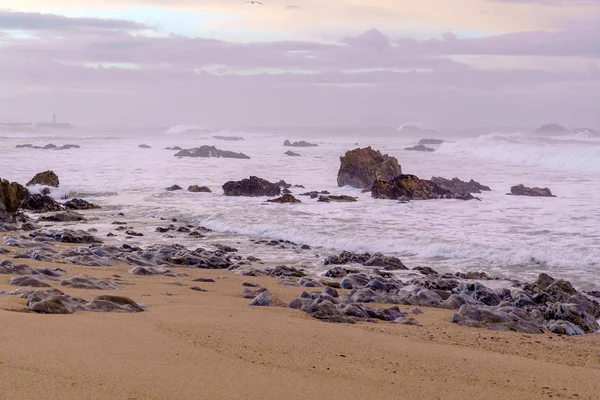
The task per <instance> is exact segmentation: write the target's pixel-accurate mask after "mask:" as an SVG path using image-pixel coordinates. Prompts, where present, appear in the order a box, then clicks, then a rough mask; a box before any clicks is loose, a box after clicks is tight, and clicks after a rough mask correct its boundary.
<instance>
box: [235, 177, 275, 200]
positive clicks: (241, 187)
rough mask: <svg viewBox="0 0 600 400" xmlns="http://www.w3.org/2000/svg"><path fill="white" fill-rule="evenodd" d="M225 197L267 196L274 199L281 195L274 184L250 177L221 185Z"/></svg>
mask: <svg viewBox="0 0 600 400" xmlns="http://www.w3.org/2000/svg"><path fill="white" fill-rule="evenodd" d="M223 191H224V192H225V195H226V196H252V197H256V196H267V197H274V196H279V195H280V194H281V188H280V186H279V185H278V184H276V183H271V182H269V181H267V180H265V179H261V178H258V177H256V176H251V177H250V178H248V179H242V180H241V181H229V182H227V183H225V184H224V185H223Z"/></svg>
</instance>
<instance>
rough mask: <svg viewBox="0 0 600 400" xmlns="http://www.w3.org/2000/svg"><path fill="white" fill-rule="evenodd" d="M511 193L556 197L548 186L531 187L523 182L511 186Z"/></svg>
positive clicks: (515, 194) (514, 194)
mask: <svg viewBox="0 0 600 400" xmlns="http://www.w3.org/2000/svg"><path fill="white" fill-rule="evenodd" d="M510 194H511V195H513V196H533V197H556V196H555V195H553V194H552V192H551V191H550V189H548V188H539V187H533V188H530V187H527V186H525V185H523V184H521V185H517V186H513V187H511V188H510Z"/></svg>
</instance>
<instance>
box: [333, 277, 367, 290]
mask: <svg viewBox="0 0 600 400" xmlns="http://www.w3.org/2000/svg"><path fill="white" fill-rule="evenodd" d="M369 281H370V279H369V278H368V277H367V276H366V275H365V274H352V275H348V276H346V277H344V279H342V282H341V283H340V286H341V287H342V288H343V289H361V288H363V287H365V286H366V285H367V283H369Z"/></svg>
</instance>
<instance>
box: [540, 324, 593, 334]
mask: <svg viewBox="0 0 600 400" xmlns="http://www.w3.org/2000/svg"><path fill="white" fill-rule="evenodd" d="M546 329H548V330H549V331H550V332H552V333H556V334H557V335H567V336H577V335H584V334H585V332H584V331H583V329H581V327H580V326H579V325H575V324H574V323H572V322H569V321H562V320H559V321H555V320H552V321H549V322H548V323H547V324H546Z"/></svg>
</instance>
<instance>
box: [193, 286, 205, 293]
mask: <svg viewBox="0 0 600 400" xmlns="http://www.w3.org/2000/svg"><path fill="white" fill-rule="evenodd" d="M190 289H192V290H195V291H196V292H206V290H204V289H202V288H201V287H200V286H192V287H190Z"/></svg>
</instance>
